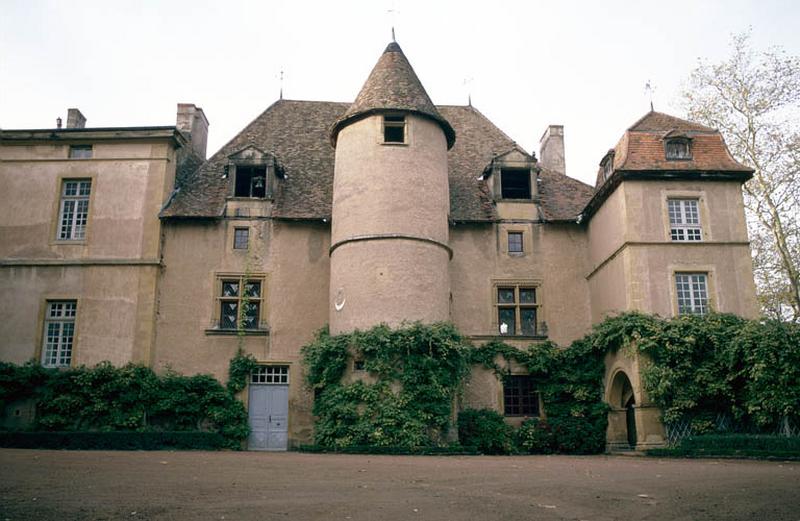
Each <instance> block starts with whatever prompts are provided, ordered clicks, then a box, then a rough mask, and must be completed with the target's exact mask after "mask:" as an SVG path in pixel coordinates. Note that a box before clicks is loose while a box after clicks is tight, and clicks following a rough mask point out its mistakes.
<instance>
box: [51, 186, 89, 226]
mask: <svg viewBox="0 0 800 521" xmlns="http://www.w3.org/2000/svg"><path fill="white" fill-rule="evenodd" d="M91 191H92V180H91V179H71V180H66V181H64V182H63V183H62V185H61V204H60V205H59V212H58V240H62V241H70V240H82V239H84V238H85V237H86V222H87V220H88V218H89V195H90V194H91Z"/></svg>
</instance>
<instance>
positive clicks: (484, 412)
mask: <svg viewBox="0 0 800 521" xmlns="http://www.w3.org/2000/svg"><path fill="white" fill-rule="evenodd" d="M458 440H459V442H461V445H463V446H465V447H475V448H476V449H477V450H478V451H480V452H482V453H484V454H510V453H512V452H514V451H515V446H514V428H513V427H512V426H510V425H508V424H507V423H506V422H505V420H504V419H503V416H501V415H500V414H499V413H498V412H497V411H493V410H491V409H465V410H463V411H461V412H460V413H459V414H458Z"/></svg>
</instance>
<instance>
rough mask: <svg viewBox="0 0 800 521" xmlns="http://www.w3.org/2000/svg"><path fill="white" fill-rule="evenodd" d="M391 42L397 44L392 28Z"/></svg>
mask: <svg viewBox="0 0 800 521" xmlns="http://www.w3.org/2000/svg"><path fill="white" fill-rule="evenodd" d="M392 41H393V42H397V40H396V39H395V37H394V27H392Z"/></svg>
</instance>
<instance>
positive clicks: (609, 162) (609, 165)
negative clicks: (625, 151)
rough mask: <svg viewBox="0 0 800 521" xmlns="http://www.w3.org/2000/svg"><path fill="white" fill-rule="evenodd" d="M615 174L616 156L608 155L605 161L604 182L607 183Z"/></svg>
mask: <svg viewBox="0 0 800 521" xmlns="http://www.w3.org/2000/svg"><path fill="white" fill-rule="evenodd" d="M613 173H614V156H613V154H610V153H609V154H608V155H607V156H606V158H605V159H604V160H603V181H607V180H608V178H609V177H611V174H613Z"/></svg>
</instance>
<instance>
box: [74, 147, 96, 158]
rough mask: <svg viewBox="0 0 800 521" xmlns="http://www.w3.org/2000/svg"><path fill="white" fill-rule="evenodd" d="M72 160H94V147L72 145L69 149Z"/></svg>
mask: <svg viewBox="0 0 800 521" xmlns="http://www.w3.org/2000/svg"><path fill="white" fill-rule="evenodd" d="M69 158H70V159H91V158H92V145H70V147H69Z"/></svg>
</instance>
